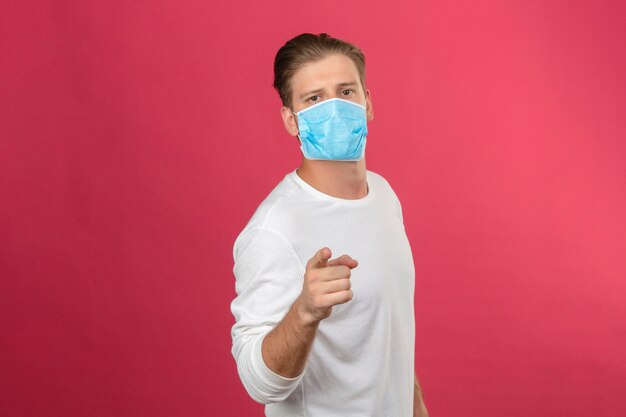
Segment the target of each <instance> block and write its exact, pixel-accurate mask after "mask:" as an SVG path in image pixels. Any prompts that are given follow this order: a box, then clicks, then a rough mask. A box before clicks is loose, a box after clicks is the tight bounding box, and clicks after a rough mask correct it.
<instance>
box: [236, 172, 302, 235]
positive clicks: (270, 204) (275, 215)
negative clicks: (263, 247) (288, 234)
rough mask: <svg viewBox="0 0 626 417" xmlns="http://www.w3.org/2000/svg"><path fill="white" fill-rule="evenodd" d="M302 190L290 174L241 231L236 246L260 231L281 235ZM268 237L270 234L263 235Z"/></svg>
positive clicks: (268, 196)
mask: <svg viewBox="0 0 626 417" xmlns="http://www.w3.org/2000/svg"><path fill="white" fill-rule="evenodd" d="M300 191H301V190H300V188H299V187H298V186H297V184H296V183H295V181H294V180H293V178H292V173H288V174H287V175H286V176H285V177H284V178H283V179H282V180H281V181H280V182H279V183H278V184H277V185H276V186H275V187H274V189H273V190H272V191H271V192H270V193H269V194H268V195H267V197H265V199H264V200H263V201H262V202H261V204H259V206H258V207H257V209H256V210H255V212H254V214H253V215H252V217H251V218H250V220H249V221H248V223H247V224H246V226H245V227H244V229H243V230H242V231H241V233H240V234H239V236H238V237H237V240H236V241H235V246H237V244H238V243H240V242H241V241H243V240H247V239H249V238H252V237H253V236H258V235H259V233H258V232H259V230H264V231H267V232H270V234H271V235H274V236H276V235H281V232H282V231H283V230H284V224H285V223H286V222H288V221H289V217H290V216H289V214H288V213H289V212H290V207H291V206H293V205H294V204H297V201H298V199H299V198H301V197H300V196H299V194H300ZM261 234H262V235H268V233H261Z"/></svg>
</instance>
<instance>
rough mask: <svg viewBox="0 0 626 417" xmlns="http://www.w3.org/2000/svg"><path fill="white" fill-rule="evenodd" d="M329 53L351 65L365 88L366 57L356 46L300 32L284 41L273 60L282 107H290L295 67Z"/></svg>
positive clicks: (327, 36)
mask: <svg viewBox="0 0 626 417" xmlns="http://www.w3.org/2000/svg"><path fill="white" fill-rule="evenodd" d="M331 54H343V55H345V56H347V57H348V58H350V59H351V60H352V61H353V62H354V64H355V65H356V68H357V70H358V71H359V78H360V79H361V85H362V86H363V89H365V56H364V55H363V52H361V50H360V49H359V48H358V47H356V46H354V45H352V44H351V43H348V42H345V41H342V40H341V39H336V38H333V37H331V36H330V35H328V34H327V33H320V34H319V35H314V34H311V33H303V34H302V35H298V36H296V37H295V38H293V39H291V40H289V41H287V43H285V44H284V45H283V46H282V47H281V48H280V49H279V50H278V53H277V54H276V58H274V88H275V89H276V91H278V95H279V96H280V100H281V101H282V102H283V106H286V107H291V105H292V104H293V103H292V102H291V98H292V97H291V96H292V91H291V77H293V74H294V73H295V72H296V71H297V70H298V68H300V67H301V66H302V65H304V64H307V63H309V62H315V61H319V60H321V59H323V58H325V57H326V56H328V55H331Z"/></svg>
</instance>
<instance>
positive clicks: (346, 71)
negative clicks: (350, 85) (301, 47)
mask: <svg viewBox="0 0 626 417" xmlns="http://www.w3.org/2000/svg"><path fill="white" fill-rule="evenodd" d="M358 81H359V71H358V69H357V67H356V65H355V64H354V62H353V61H352V60H351V59H350V58H348V57H347V56H345V55H343V54H333V55H328V56H327V57H325V58H323V59H321V60H319V61H315V62H308V63H306V64H304V65H302V66H301V67H300V68H298V69H297V70H296V72H295V73H294V74H293V77H292V78H291V89H292V92H293V94H294V97H295V96H297V95H298V93H301V92H303V91H308V90H314V89H318V88H325V87H329V86H333V85H336V84H339V83H345V82H358Z"/></svg>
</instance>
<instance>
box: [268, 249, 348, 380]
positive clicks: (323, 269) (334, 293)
mask: <svg viewBox="0 0 626 417" xmlns="http://www.w3.org/2000/svg"><path fill="white" fill-rule="evenodd" d="M330 256H331V251H330V249H328V248H322V249H320V250H319V251H318V252H317V253H316V254H315V256H313V258H311V259H310V260H309V262H308V263H307V266H306V273H305V274H304V283H303V287H302V293H301V294H300V296H299V297H298V298H297V299H296V301H295V302H294V303H293V305H292V306H291V308H290V309H289V312H288V313H287V315H286V316H285V317H284V318H283V320H281V322H280V323H278V325H277V326H276V327H275V328H274V329H273V330H272V331H271V332H269V333H268V334H267V336H266V337H265V339H264V341H263V346H262V353H263V361H264V362H265V364H266V365H267V367H268V368H269V369H271V370H272V371H273V372H275V373H276V374H279V375H281V376H283V377H286V378H294V377H296V376H298V375H300V374H301V373H302V371H303V370H304V368H305V365H306V360H307V357H308V354H309V351H310V350H311V346H312V345H313V340H314V339H315V334H316V333H317V328H318V326H319V323H320V321H321V320H323V319H325V318H326V317H328V316H330V313H331V311H332V306H334V305H337V304H343V303H346V302H348V301H350V300H351V299H352V290H350V270H351V269H352V268H355V267H356V266H357V264H358V263H357V261H356V260H354V259H352V258H350V257H349V256H347V255H343V256H340V257H339V258H337V259H333V260H330V261H329V258H330Z"/></svg>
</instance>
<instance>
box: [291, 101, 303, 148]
mask: <svg viewBox="0 0 626 417" xmlns="http://www.w3.org/2000/svg"><path fill="white" fill-rule="evenodd" d="M289 111H291V114H293V117H294V118H295V119H296V127H297V128H298V134H297V135H296V136H297V137H298V140H299V141H300V146H302V138H300V125H299V124H298V114H297V113H296V112H294V111H293V110H291V109H289Z"/></svg>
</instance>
